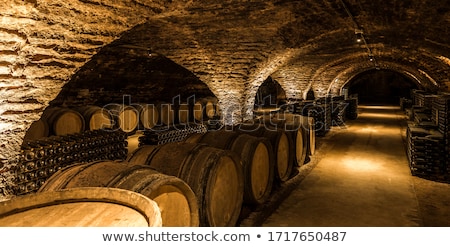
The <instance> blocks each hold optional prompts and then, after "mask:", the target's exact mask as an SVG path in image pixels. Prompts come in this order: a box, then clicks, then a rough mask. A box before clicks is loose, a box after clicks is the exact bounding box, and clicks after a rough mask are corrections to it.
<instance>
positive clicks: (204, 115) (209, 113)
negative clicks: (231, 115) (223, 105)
mask: <svg viewBox="0 0 450 247" xmlns="http://www.w3.org/2000/svg"><path fill="white" fill-rule="evenodd" d="M216 106H217V98H214V97H205V98H201V99H198V100H196V101H195V103H194V107H193V115H194V119H195V120H196V121H199V122H203V121H207V120H209V119H212V118H214V117H215V116H217V115H218V113H219V112H218V111H217V112H216Z"/></svg>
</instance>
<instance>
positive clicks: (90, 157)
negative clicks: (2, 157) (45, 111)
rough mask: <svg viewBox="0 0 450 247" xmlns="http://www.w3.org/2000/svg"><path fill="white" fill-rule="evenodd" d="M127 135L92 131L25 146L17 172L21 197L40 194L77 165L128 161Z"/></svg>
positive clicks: (34, 142) (39, 140)
mask: <svg viewBox="0 0 450 247" xmlns="http://www.w3.org/2000/svg"><path fill="white" fill-rule="evenodd" d="M126 138H127V134H126V133H125V132H123V131H120V130H114V131H113V130H106V129H99V130H92V131H85V132H82V133H74V134H67V135H60V136H50V137H44V138H40V139H36V140H29V141H26V142H24V143H23V145H22V150H21V156H20V157H19V162H18V164H19V165H18V167H17V170H16V173H17V183H16V184H17V188H16V190H17V191H16V193H17V195H23V194H28V193H33V192H36V191H37V190H38V189H39V188H40V187H41V185H42V184H43V183H44V182H45V181H46V179H47V178H49V177H50V176H51V175H53V174H54V173H55V172H57V171H58V170H60V169H62V168H64V167H66V166H69V165H71V164H74V163H83V162H92V161H96V160H124V159H126V156H127V150H126V147H127V142H126Z"/></svg>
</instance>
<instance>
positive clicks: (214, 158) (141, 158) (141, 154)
mask: <svg viewBox="0 0 450 247" xmlns="http://www.w3.org/2000/svg"><path fill="white" fill-rule="evenodd" d="M127 161H128V162H129V163H130V164H146V165H148V166H150V167H152V168H154V169H156V170H158V171H160V172H161V173H164V174H168V175H172V176H177V177H179V178H181V179H182V180H184V181H185V182H186V183H187V184H189V186H190V187H191V188H192V190H193V191H194V193H195V195H196V196H197V200H198V204H199V216H200V226H236V223H237V220H238V218H239V215H240V212H241V207H242V201H243V193H244V178H243V170H242V165H241V163H240V161H239V157H238V156H237V155H236V154H235V153H233V152H231V151H227V150H222V149H217V148H213V147H210V146H207V145H204V144H196V143H186V142H172V143H167V144H162V145H158V146H141V147H140V148H139V149H137V150H136V151H135V152H134V153H133V154H132V155H131V156H130V157H129V158H128V159H127Z"/></svg>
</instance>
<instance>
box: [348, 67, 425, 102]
mask: <svg viewBox="0 0 450 247" xmlns="http://www.w3.org/2000/svg"><path fill="white" fill-rule="evenodd" d="M345 88H347V89H348V94H349V95H354V94H357V95H358V100H359V102H360V103H362V104H385V105H386V104H387V105H397V104H399V101H400V98H410V95H411V89H417V88H418V86H417V84H416V83H415V82H414V81H412V80H411V79H410V78H408V77H406V76H404V75H402V74H400V73H398V72H395V71H391V70H376V69H373V70H369V71H366V72H364V73H361V74H360V75H358V76H356V77H355V78H353V79H352V80H351V81H350V82H349V83H347V85H346V86H345Z"/></svg>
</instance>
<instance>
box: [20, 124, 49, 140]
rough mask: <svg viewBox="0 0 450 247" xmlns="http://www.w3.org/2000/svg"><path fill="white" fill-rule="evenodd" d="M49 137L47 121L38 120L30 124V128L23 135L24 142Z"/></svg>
mask: <svg viewBox="0 0 450 247" xmlns="http://www.w3.org/2000/svg"><path fill="white" fill-rule="evenodd" d="M48 135H49V126H48V123H47V121H45V120H43V119H38V120H36V121H34V122H32V123H31V125H30V127H29V128H28V130H27V133H25V136H24V138H23V139H24V140H27V141H28V140H37V139H40V138H44V137H47V136H48Z"/></svg>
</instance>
